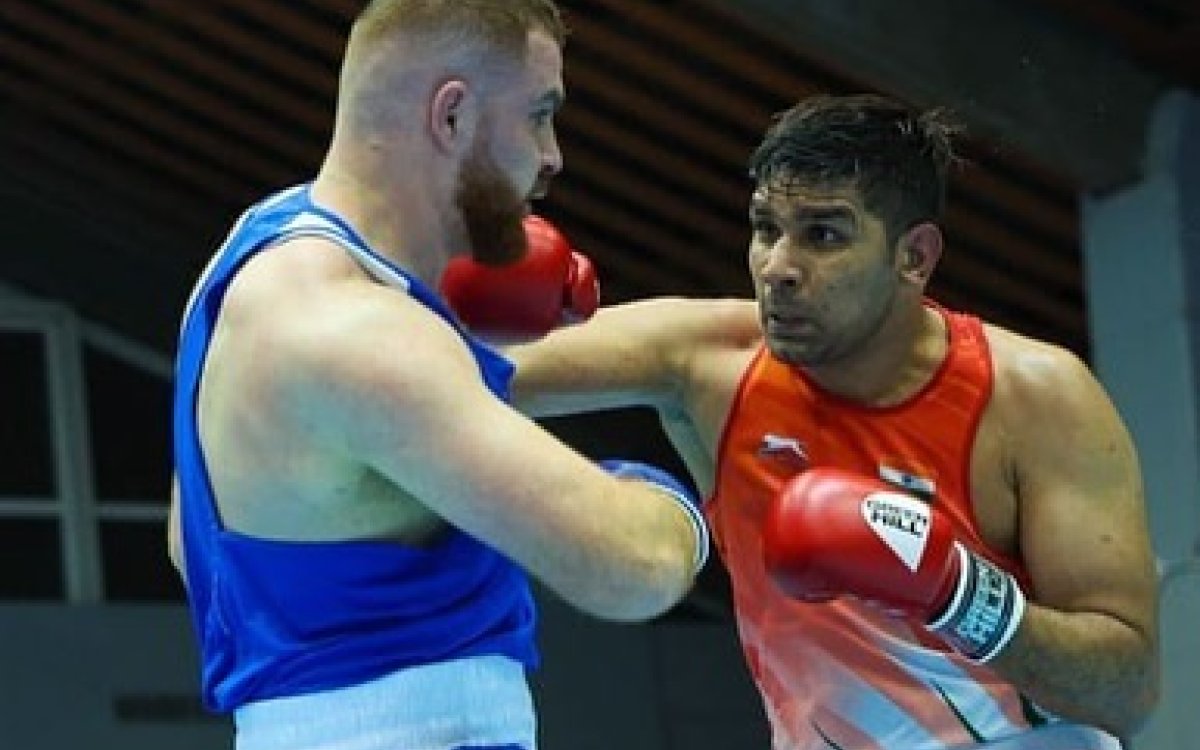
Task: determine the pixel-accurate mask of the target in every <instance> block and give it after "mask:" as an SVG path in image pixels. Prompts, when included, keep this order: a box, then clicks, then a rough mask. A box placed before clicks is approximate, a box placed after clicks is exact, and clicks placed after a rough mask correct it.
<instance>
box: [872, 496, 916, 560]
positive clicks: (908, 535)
mask: <svg viewBox="0 0 1200 750" xmlns="http://www.w3.org/2000/svg"><path fill="white" fill-rule="evenodd" d="M862 514H863V520H865V521H866V522H867V525H868V526H870V527H871V530H872V531H874V532H875V534H876V536H878V537H879V538H880V539H881V540H883V543H884V544H886V545H887V546H888V548H889V549H891V551H892V552H895V553H896V557H899V558H900V561H901V562H903V563H904V565H905V566H906V567H908V569H909V570H911V571H913V572H916V570H917V568H918V567H920V565H921V556H922V555H924V554H925V543H926V542H927V541H928V540H929V506H928V505H926V504H925V503H923V502H921V501H920V500H918V499H916V498H915V497H910V496H908V495H902V494H900V493H899V492H872V493H871V494H870V495H867V496H866V497H865V498H864V499H863V502H862Z"/></svg>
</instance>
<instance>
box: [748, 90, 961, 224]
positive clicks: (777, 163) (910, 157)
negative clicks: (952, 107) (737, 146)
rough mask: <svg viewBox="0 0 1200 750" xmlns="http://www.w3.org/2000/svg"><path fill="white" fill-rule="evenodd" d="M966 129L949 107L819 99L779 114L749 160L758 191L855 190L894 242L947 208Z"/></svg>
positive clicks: (870, 98)
mask: <svg viewBox="0 0 1200 750" xmlns="http://www.w3.org/2000/svg"><path fill="white" fill-rule="evenodd" d="M961 130H962V128H961V127H960V126H959V125H958V124H957V123H956V122H954V121H953V119H952V118H951V117H950V116H949V115H948V113H947V112H946V111H945V110H941V109H934V110H929V111H926V112H919V111H916V110H914V109H912V108H910V107H907V106H905V105H904V104H901V103H900V102H897V101H894V100H892V99H888V98H886V97H883V96H877V95H874V94H857V95H852V96H832V95H819V96H813V97H810V98H807V99H804V100H803V101H801V102H800V103H799V104H797V105H796V106H794V107H792V108H791V109H789V110H787V111H785V112H783V113H781V114H779V115H777V116H776V118H775V121H774V122H773V123H772V125H771V127H770V128H769V129H768V130H767V133H766V135H765V136H764V137H763V140H762V142H761V143H760V144H759V146H758V148H756V149H755V151H754V153H753V155H752V156H751V157H750V177H751V179H752V180H754V182H755V185H756V186H768V187H770V188H771V189H774V190H784V191H789V190H795V189H797V188H800V187H839V188H840V187H852V188H854V189H855V190H857V191H858V194H859V195H860V196H861V198H862V200H863V204H864V205H865V206H866V208H867V210H868V211H870V212H871V213H872V214H874V215H876V216H878V217H880V218H881V219H882V220H883V222H884V224H885V226H886V227H887V230H888V237H889V239H890V240H894V239H895V238H896V237H898V236H899V235H900V234H901V233H903V232H904V231H906V230H907V229H909V228H910V227H912V226H914V225H915V224H918V223H920V222H923V221H933V222H936V221H938V220H939V219H940V218H941V215H942V211H943V210H944V208H945V204H946V181H947V177H948V173H949V168H950V166H951V164H952V163H953V162H954V161H955V158H956V157H955V155H954V151H953V148H952V141H953V140H954V138H955V136H957V135H958V134H959V133H960V132H961Z"/></svg>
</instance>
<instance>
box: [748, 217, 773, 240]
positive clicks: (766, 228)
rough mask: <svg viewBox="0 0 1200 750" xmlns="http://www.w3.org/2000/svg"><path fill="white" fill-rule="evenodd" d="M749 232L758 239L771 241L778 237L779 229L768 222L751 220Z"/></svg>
mask: <svg viewBox="0 0 1200 750" xmlns="http://www.w3.org/2000/svg"><path fill="white" fill-rule="evenodd" d="M750 231H752V232H754V236H755V237H758V238H759V239H772V238H775V237H778V236H779V228H778V227H776V226H775V225H774V224H772V223H771V222H769V221H761V220H758V221H756V220H753V219H752V220H751V221H750Z"/></svg>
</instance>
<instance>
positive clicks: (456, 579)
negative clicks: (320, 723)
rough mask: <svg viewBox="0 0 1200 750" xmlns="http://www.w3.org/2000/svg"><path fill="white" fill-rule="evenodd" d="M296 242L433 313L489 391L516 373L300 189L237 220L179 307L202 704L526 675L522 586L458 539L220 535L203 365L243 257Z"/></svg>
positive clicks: (530, 649) (530, 644) (517, 575)
mask: <svg viewBox="0 0 1200 750" xmlns="http://www.w3.org/2000/svg"><path fill="white" fill-rule="evenodd" d="M304 235H307V236H320V237H325V238H328V239H329V240H332V241H333V242H336V243H337V244H339V245H341V246H343V247H345V248H346V250H347V251H348V252H350V253H351V255H352V256H354V258H355V259H356V260H358V261H359V263H360V264H362V266H363V267H364V268H365V269H366V270H367V271H368V272H369V273H371V274H372V275H373V276H374V277H375V278H376V279H377V280H378V281H380V282H382V283H385V284H389V285H392V286H395V287H398V288H399V289H401V290H403V292H406V293H408V294H410V295H411V296H412V297H413V298H414V299H416V300H418V301H419V302H421V303H422V304H424V305H425V306H427V307H429V308H430V309H432V310H433V311H435V312H436V313H438V314H439V315H440V316H442V317H443V318H445V319H446V321H447V322H448V323H449V324H450V325H451V326H454V327H455V329H456V330H457V331H458V332H459V334H460V335H461V336H462V338H463V340H464V341H465V342H466V344H467V346H469V347H470V349H471V351H472V353H473V354H474V356H475V359H476V361H477V362H478V364H479V370H480V376H481V378H482V379H483V380H484V382H485V383H486V385H487V387H488V388H489V389H490V390H491V391H492V392H493V393H495V394H496V396H497V398H501V399H505V400H507V398H508V387H509V382H510V380H511V378H512V372H513V366H512V364H511V363H510V362H509V361H508V360H506V359H504V358H503V357H502V356H500V355H499V354H498V353H497V352H495V351H493V350H492V349H490V348H488V347H487V346H485V345H484V344H483V343H482V342H480V341H478V340H476V339H475V338H473V337H472V336H470V335H469V334H468V333H466V332H465V331H463V330H462V329H461V328H459V327H458V326H457V324H456V323H455V321H454V320H453V319H452V318H451V317H450V314H449V312H448V310H447V308H446V307H445V305H444V303H443V302H442V301H441V299H440V298H438V297H437V296H436V295H435V294H433V293H432V292H431V291H430V290H429V289H428V287H426V286H425V285H423V284H422V283H421V282H420V281H419V280H418V279H416V278H414V277H412V276H410V275H408V274H407V273H405V272H404V271H402V270H401V269H399V268H398V267H396V266H395V265H394V264H392V263H390V262H389V261H388V260H387V259H386V258H383V257H382V256H380V255H378V254H377V253H375V252H374V251H372V250H371V249H370V248H369V247H368V246H367V243H366V242H365V241H364V240H363V238H362V237H361V236H360V235H359V234H358V233H357V232H356V231H355V230H354V228H353V227H351V226H350V225H349V223H348V222H346V221H345V220H344V219H342V218H341V217H340V216H338V215H337V214H334V213H333V212H331V211H329V210H327V209H324V208H322V207H320V206H318V205H316V204H314V203H313V202H312V200H311V199H310V197H309V186H307V185H301V186H298V187H295V188H292V189H290V190H286V191H283V192H281V193H278V194H276V195H274V196H272V197H270V198H268V199H266V200H264V201H262V202H260V203H258V204H256V205H255V206H253V207H251V208H250V209H249V210H248V211H246V213H244V214H243V215H242V217H241V218H240V219H239V220H238V222H237V224H236V225H235V226H234V228H233V230H232V232H231V233H230V235H229V237H228V238H227V239H226V241H225V243H224V245H222V247H221V249H220V250H219V251H218V252H217V254H216V256H215V257H214V258H213V261H212V262H211V263H210V264H209V267H208V269H206V271H205V273H204V275H203V276H202V277H201V280H200V282H199V283H198V285H197V287H196V290H195V291H194V292H193V294H192V298H191V300H190V301H189V304H188V308H187V311H186V312H185V314H184V319H183V325H182V329H181V333H180V342H179V349H178V356H177V360H176V372H175V396H174V424H173V428H174V435H173V438H174V451H175V470H176V474H177V476H178V480H179V492H180V520H181V526H182V533H183V539H184V548H185V564H186V569H187V582H188V585H187V588H188V598H189V600H190V603H191V614H192V624H193V627H194V629H195V633H196V637H197V640H198V644H199V648H200V657H201V662H202V664H201V666H202V669H201V689H202V696H203V700H204V703H205V705H206V706H207V707H209V708H210V709H211V710H214V711H220V712H226V711H230V710H232V709H234V708H237V707H238V706H241V705H244V704H246V703H248V702H250V701H255V700H260V699H264V698H275V697H280V696H287V695H298V694H302V693H310V692H314V691H318V690H325V689H331V688H338V687H345V686H347V685H351V684H355V683H359V682H363V681H366V680H370V679H373V678H376V677H381V676H383V675H385V674H389V673H391V672H394V671H395V670H397V669H402V668H404V667H408V666H413V665H417V664H427V663H430V662H436V661H442V660H446V659H453V658H460V657H467V656H476V655H481V654H501V655H505V656H509V657H511V658H513V659H515V660H517V661H519V662H521V663H522V664H524V665H525V666H526V667H528V668H533V667H534V666H536V664H537V661H538V655H537V650H536V646H535V645H534V627H535V610H534V604H533V598H532V595H531V592H530V586H529V581H528V578H527V577H526V575H525V573H524V572H523V571H522V570H521V569H519V568H518V567H517V566H516V565H515V564H514V563H513V562H512V561H510V560H509V559H508V558H506V557H504V556H503V555H501V554H500V553H499V552H497V551H496V550H494V549H492V548H491V547H488V546H486V545H484V544H482V543H480V542H479V541H477V540H475V539H474V538H473V537H470V536H468V535H467V534H465V533H463V532H461V531H459V530H458V529H455V528H451V529H449V530H448V532H447V533H446V534H445V535H444V536H443V537H442V538H440V539H439V541H438V542H437V543H436V544H435V545H433V546H431V547H423V548H419V549H418V548H414V547H407V546H404V545H401V544H398V543H388V542H379V541H346V542H279V541H270V540H265V539H259V538H255V537H251V536H247V535H245V534H239V533H237V532H235V531H232V530H229V529H226V528H223V526H222V523H221V518H220V516H219V514H218V512H217V506H216V503H215V500H214V497H213V491H212V487H211V485H210V483H209V476H208V472H207V468H206V467H205V463H204V456H203V454H202V453H201V449H200V439H199V434H198V432H197V426H196V399H197V394H198V392H199V384H200V374H201V370H202V368H203V365H204V359H205V355H206V353H207V350H208V346H209V342H210V339H211V337H212V332H213V327H214V323H215V321H216V319H217V314H218V312H219V310H220V307H221V301H222V299H223V297H224V295H225V291H226V289H227V288H228V286H229V283H230V281H231V280H232V279H233V277H234V275H235V274H236V273H237V272H238V269H240V268H241V267H242V265H243V264H244V263H245V262H246V261H247V260H249V259H250V258H251V257H253V256H254V254H255V253H258V252H262V251H269V248H270V247H272V246H274V245H277V244H278V243H280V242H283V241H286V240H289V239H292V238H294V237H298V236H304ZM399 352H400V348H399V347H398V349H397V356H402V355H401V354H400V353H399Z"/></svg>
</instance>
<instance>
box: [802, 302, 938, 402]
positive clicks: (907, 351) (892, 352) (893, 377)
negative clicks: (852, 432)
mask: <svg viewBox="0 0 1200 750" xmlns="http://www.w3.org/2000/svg"><path fill="white" fill-rule="evenodd" d="M948 340H949V337H948V334H947V331H946V324H945V321H944V320H943V318H942V315H941V313H939V312H938V311H937V310H935V309H933V308H930V307H927V306H925V305H924V304H915V305H909V306H907V307H906V308H905V309H904V310H903V311H902V312H900V313H897V314H893V315H891V316H890V317H889V318H888V320H887V321H886V322H885V323H884V325H883V326H881V327H880V328H879V329H878V330H876V331H875V333H874V334H872V335H871V337H870V338H869V339H868V340H866V341H864V342H862V343H861V344H860V345H859V346H858V347H857V348H856V349H855V350H854V351H853V352H851V353H850V354H848V355H847V356H845V357H842V358H841V359H839V360H838V361H836V362H832V363H829V364H826V365H819V366H816V367H806V368H804V371H805V373H807V374H808V376H809V377H810V378H812V379H813V380H814V381H816V382H817V383H818V384H819V385H820V386H821V387H822V388H824V389H825V390H827V391H830V392H832V393H836V394H838V395H839V396H843V397H845V398H848V399H850V400H852V401H856V402H859V403H862V404H865V405H869V406H891V405H895V404H898V403H901V402H903V401H905V400H906V399H908V398H909V397H911V396H912V395H913V394H915V393H916V392H917V391H919V390H920V389H921V388H922V387H924V386H925V384H926V383H928V382H929V379H930V378H932V377H933V374H934V373H935V372H936V371H937V369H938V367H939V366H940V365H941V363H942V360H943V359H945V357H946V351H947V349H948Z"/></svg>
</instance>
